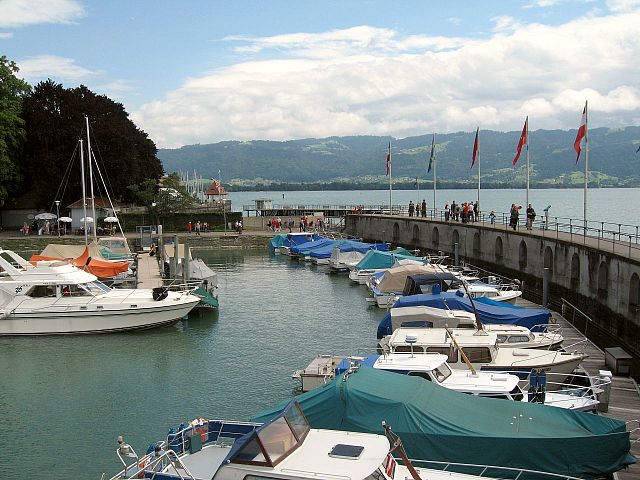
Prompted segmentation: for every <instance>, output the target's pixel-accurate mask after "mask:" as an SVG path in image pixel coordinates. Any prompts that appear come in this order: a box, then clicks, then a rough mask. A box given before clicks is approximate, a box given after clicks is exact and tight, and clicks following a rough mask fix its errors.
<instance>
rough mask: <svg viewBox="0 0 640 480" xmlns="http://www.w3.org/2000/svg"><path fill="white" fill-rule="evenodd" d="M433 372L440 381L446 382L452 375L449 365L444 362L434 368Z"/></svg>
mask: <svg viewBox="0 0 640 480" xmlns="http://www.w3.org/2000/svg"><path fill="white" fill-rule="evenodd" d="M433 373H434V375H435V376H436V380H438V382H444V381H445V380H446V379H447V378H449V377H450V376H451V369H450V368H449V366H448V365H446V364H442V365H440V366H439V367H438V368H436V369H434V370H433Z"/></svg>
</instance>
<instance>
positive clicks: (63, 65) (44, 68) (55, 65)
mask: <svg viewBox="0 0 640 480" xmlns="http://www.w3.org/2000/svg"><path fill="white" fill-rule="evenodd" d="M16 63H17V64H18V66H19V67H20V76H21V77H23V78H24V79H25V80H27V81H29V82H30V83H35V82H37V81H39V80H44V79H47V78H52V79H54V80H58V81H70V82H81V81H86V80H87V79H89V78H92V77H95V76H96V75H99V74H100V72H97V71H93V70H89V69H87V68H84V67H81V66H80V65H76V62H75V60H73V59H71V58H65V57H58V56H56V55H39V56H37V57H31V58H26V59H24V60H19V61H17V62H16Z"/></svg>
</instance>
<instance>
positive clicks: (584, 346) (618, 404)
mask: <svg viewBox="0 0 640 480" xmlns="http://www.w3.org/2000/svg"><path fill="white" fill-rule="evenodd" d="M518 305H519V306H521V307H540V306H539V305H537V304H535V303H533V302H530V301H528V300H523V299H518ZM552 322H555V323H557V324H558V325H559V326H561V327H562V335H563V337H564V342H563V346H564V347H565V348H566V349H567V350H574V348H571V346H572V345H576V346H575V350H580V351H583V352H585V353H587V354H588V355H589V358H587V359H586V360H585V361H583V362H582V364H581V365H582V367H583V368H584V369H585V370H586V372H587V373H588V374H589V375H598V373H599V371H600V370H609V368H608V367H607V366H606V365H605V360H604V352H603V351H602V350H600V348H598V347H597V346H596V345H595V344H593V343H592V342H591V341H590V340H589V339H587V338H586V337H585V336H584V335H583V334H582V333H581V332H580V331H578V330H577V329H576V328H575V327H574V326H573V325H572V324H571V323H570V322H569V321H567V320H566V319H565V318H564V317H563V316H562V315H560V314H559V313H557V312H552ZM599 414H600V415H603V416H605V417H609V418H615V419H617V420H622V421H623V422H625V423H626V424H627V431H629V432H631V435H630V437H631V454H632V455H634V456H635V457H636V458H637V459H638V461H639V462H640V389H639V388H638V384H637V383H636V381H635V380H634V379H633V378H630V377H620V376H614V377H613V379H612V383H611V396H610V398H609V409H608V411H607V412H606V413H599ZM634 442H635V443H634ZM616 476H617V478H618V479H619V480H638V479H639V478H640V464H638V463H636V464H635V465H631V466H630V467H629V468H628V469H626V470H622V471H620V472H618V473H617V474H616Z"/></svg>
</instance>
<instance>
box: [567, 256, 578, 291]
mask: <svg viewBox="0 0 640 480" xmlns="http://www.w3.org/2000/svg"><path fill="white" fill-rule="evenodd" d="M569 285H570V287H571V289H572V290H577V288H578V287H579V286H580V257H579V256H578V254H577V253H574V254H573V256H572V257H571V277H570V280H569Z"/></svg>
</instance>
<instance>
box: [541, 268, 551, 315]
mask: <svg viewBox="0 0 640 480" xmlns="http://www.w3.org/2000/svg"><path fill="white" fill-rule="evenodd" d="M550 273H551V269H550V268H549V267H544V271H543V272H542V306H543V307H545V308H546V307H547V306H548V305H549V277H550V276H551V275H550Z"/></svg>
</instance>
